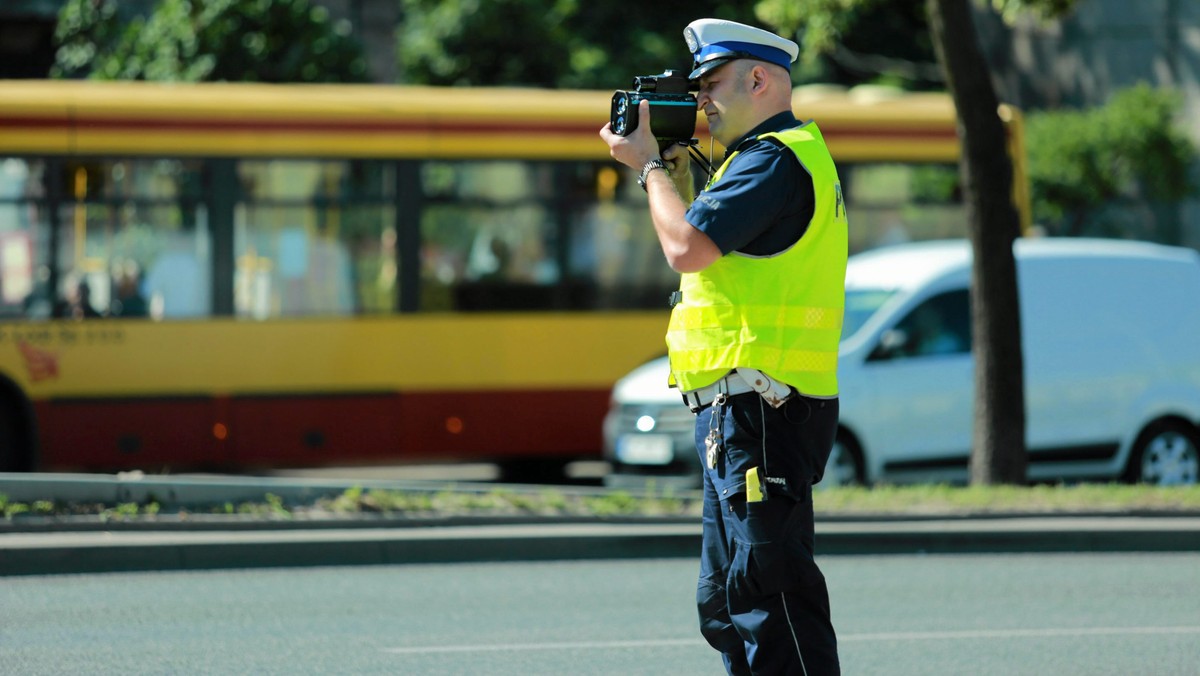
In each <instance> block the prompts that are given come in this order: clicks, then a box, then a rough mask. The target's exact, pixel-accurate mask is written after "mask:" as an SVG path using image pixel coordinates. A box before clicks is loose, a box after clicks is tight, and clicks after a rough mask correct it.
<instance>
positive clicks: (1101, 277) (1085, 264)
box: [604, 239, 1200, 486]
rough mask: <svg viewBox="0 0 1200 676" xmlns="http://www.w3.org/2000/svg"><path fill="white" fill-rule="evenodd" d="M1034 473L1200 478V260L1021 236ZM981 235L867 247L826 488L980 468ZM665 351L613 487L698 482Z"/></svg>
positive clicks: (632, 377) (616, 441) (850, 304)
mask: <svg viewBox="0 0 1200 676" xmlns="http://www.w3.org/2000/svg"><path fill="white" fill-rule="evenodd" d="M1014 252H1015V254H1016V259H1017V270H1018V286H1019V288H1020V296H1021V326H1022V330H1023V348H1024V359H1025V405H1026V411H1027V413H1026V417H1027V428H1026V439H1027V447H1028V450H1029V472H1028V477H1029V479H1030V480H1031V481H1052V480H1071V479H1107V480H1113V479H1122V480H1130V481H1142V482H1147V483H1152V484H1162V485H1169V484H1195V483H1196V482H1197V472H1198V468H1200V451H1198V449H1200V429H1198V427H1197V426H1198V425H1200V255H1198V254H1197V252H1196V251H1194V250H1192V249H1183V248H1177V247H1166V246H1160V245H1155V244H1147V243H1142V242H1128V241H1118V240H1088V239H1022V240H1019V241H1018V242H1017V243H1016V246H1015V248H1014ZM970 266H971V250H970V245H969V243H968V242H966V241H944V242H925V243H916V244H904V245H899V246H892V247H886V248H881V249H875V250H872V251H868V252H865V253H862V254H858V255H856V256H853V257H851V259H850V264H849V266H848V268H847V271H846V318H845V324H844V328H843V331H842V344H841V351H840V366H839V375H838V377H839V385H840V390H841V402H840V404H841V422H840V429H839V433H838V441H837V444H836V446H835V448H834V453H833V455H832V457H831V458H830V464H829V467H828V469H827V472H826V475H825V480H824V481H823V483H829V484H837V483H868V484H869V483H877V482H881V481H887V482H914V481H923V482H924V481H947V482H963V481H965V480H966V478H967V460H968V457H969V455H970V448H971V436H972V425H973V415H972V413H973V401H974V394H973V379H974V360H973V358H972V356H971V353H970V345H971V335H970V334H971V321H970V308H969V297H968V285H969V282H970ZM667 371H668V367H667V363H666V358H665V357H664V358H662V359H658V360H655V361H653V362H651V363H649V364H646V365H644V366H642V367H640V368H639V369H637V370H635V371H634V372H632V373H630V374H629V375H628V376H626V377H625V378H623V379H622V380H621V381H620V382H618V383H617V384H616V387H615V388H614V390H613V405H612V409H611V411H610V413H609V416H608V418H607V419H606V420H605V426H604V437H605V453H606V456H607V458H608V460H609V461H610V463H611V464H612V471H611V474H610V475H609V477H608V480H607V483H608V484H609V485H614V486H643V485H645V483H646V481H647V479H648V478H654V479H655V481H656V483H657V485H659V486H662V485H664V484H683V485H698V483H699V478H700V468H699V462H698V459H697V457H696V452H695V450H694V446H693V439H692V436H693V435H692V421H693V416H692V414H691V413H690V412H689V411H688V410H687V408H686V407H684V406H683V404H682V402H681V400H680V398H679V394H678V392H676V391H674V390H672V389H670V388H668V387H667V386H666V381H667Z"/></svg>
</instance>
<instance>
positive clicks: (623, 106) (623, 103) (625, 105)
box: [617, 96, 629, 115]
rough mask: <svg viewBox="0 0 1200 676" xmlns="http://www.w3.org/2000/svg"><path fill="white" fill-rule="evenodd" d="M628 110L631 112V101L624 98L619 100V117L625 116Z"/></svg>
mask: <svg viewBox="0 0 1200 676" xmlns="http://www.w3.org/2000/svg"><path fill="white" fill-rule="evenodd" d="M626 110H629V99H627V98H625V97H624V96H622V97H621V98H619V99H617V115H624V114H625V111H626Z"/></svg>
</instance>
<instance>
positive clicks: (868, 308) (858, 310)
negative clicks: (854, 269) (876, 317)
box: [842, 289, 895, 341]
mask: <svg viewBox="0 0 1200 676" xmlns="http://www.w3.org/2000/svg"><path fill="white" fill-rule="evenodd" d="M894 293H895V291H889V290H886V289H846V314H845V317H844V318H843V319H842V340H843V341H845V340H848V339H849V338H850V337H851V336H853V335H854V334H856V333H858V330H859V329H861V328H862V326H863V324H866V323H867V320H868V319H870V318H871V315H873V314H875V312H876V311H877V310H879V308H881V307H883V304H884V303H886V302H887V300H888V299H889V298H891V297H892V294H894Z"/></svg>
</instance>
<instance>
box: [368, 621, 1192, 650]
mask: <svg viewBox="0 0 1200 676" xmlns="http://www.w3.org/2000/svg"><path fill="white" fill-rule="evenodd" d="M1177 634H1200V626H1195V627H1189V626H1182V627H1078V628H1061V629H1055V628H1045V629H977V630H966V631H899V632H876V633H864V634H841V635H839V636H838V642H840V643H849V642H862V641H960V640H977V639H1004V638H1075V637H1087V636H1131V635H1136V636H1163V635H1177ZM704 645H707V643H705V642H704V641H703V640H702V639H700V638H664V639H646V640H636V641H564V642H561V643H510V644H505V645H446V646H410V647H402V648H384V649H383V652H385V653H393V654H397V655H418V654H420V655H430V654H437V653H485V652H510V651H522V652H523V651H533V650H606V649H622V648H670V647H692V646H704Z"/></svg>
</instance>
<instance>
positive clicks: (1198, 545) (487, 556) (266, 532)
mask: <svg viewBox="0 0 1200 676" xmlns="http://www.w3.org/2000/svg"><path fill="white" fill-rule="evenodd" d="M352 486H361V487H362V488H364V489H370V488H381V489H393V490H409V491H427V492H438V491H445V490H447V489H450V488H452V489H453V490H455V491H462V492H487V491H492V490H495V489H496V486H495V485H493V484H463V483H455V482H446V483H440V482H429V481H363V482H351V481H315V480H297V479H286V480H281V479H269V478H261V477H153V476H150V477H148V476H145V475H141V474H140V473H133V474H128V475H125V474H122V475H115V476H114V475H90V474H89V475H83V474H4V473H0V493H4V494H6V495H7V496H8V498H9V499H10V500H13V501H26V500H35V499H47V498H48V497H53V498H54V499H56V500H62V501H67V502H108V503H121V502H145V501H147V500H149V499H150V498H153V499H155V500H157V501H160V502H164V503H168V504H171V505H172V506H174V507H193V506H199V505H211V504H221V503H224V502H242V501H252V500H261V499H262V497H263V496H264V495H265V494H266V493H272V494H274V495H278V496H280V497H281V498H282V499H283V500H284V501H286V502H293V503H294V502H304V501H312V500H315V499H317V498H319V497H326V496H330V495H337V494H340V493H342V492H343V491H345V490H346V489H347V488H350V487H352ZM506 488H509V489H513V490H522V489H529V490H544V489H545V488H546V487H545V486H536V487H523V488H522V487H517V486H507V487H506ZM555 490H561V491H563V492H571V493H583V494H590V493H596V494H603V493H605V492H607V491H606V490H605V489H598V488H587V487H556V488H555ZM816 532H817V554H818V556H836V555H863V554H885V555H886V554H919V553H928V554H976V553H1005V552H1010V553H1022V552H1028V553H1054V552H1196V551H1200V515H1198V514H1195V513H1187V514H1177V515H1165V514H1141V515H1138V514H1133V513H1124V514H1089V515H1071V516H1055V515H1030V514H1009V515H997V514H987V515H968V516H962V515H940V516H938V515H933V516H930V515H925V516H910V517H897V516H894V515H893V516H876V517H846V516H840V517H839V516H837V515H829V516H824V517H823V516H822V515H820V514H818V515H817V521H816ZM699 551H700V523H699V519H698V518H695V519H691V518H687V519H682V518H667V519H650V518H646V519H628V520H622V521H617V520H612V519H602V518H581V517H537V516H528V517H487V516H474V517H449V518H429V519H416V518H408V519H406V518H387V517H383V518H380V517H369V516H366V515H360V516H358V517H349V518H337V519H313V520H294V521H273V520H263V519H250V520H242V519H238V520H232V519H221V518H203V517H201V516H200V515H191V516H189V521H187V522H169V521H166V520H163V521H160V522H155V521H134V522H125V523H119V522H110V523H104V522H99V521H95V520H93V521H90V522H88V520H86V519H83V520H78V521H72V520H70V519H66V520H60V519H54V518H50V519H44V520H41V521H36V520H31V521H28V522H26V523H24V524H21V525H19V526H16V527H10V528H8V529H0V576H14V575H58V574H78V573H103V572H132V571H150V570H164V571H168V570H171V571H180V570H212V569H221V568H262V567H297V566H354V565H395V564H411V563H465V562H490V561H549V560H577V559H629V558H663V557H689V558H690V557H695V556H697V555H698V553H699Z"/></svg>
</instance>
